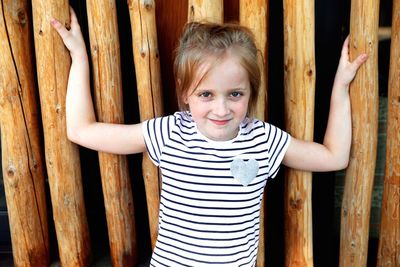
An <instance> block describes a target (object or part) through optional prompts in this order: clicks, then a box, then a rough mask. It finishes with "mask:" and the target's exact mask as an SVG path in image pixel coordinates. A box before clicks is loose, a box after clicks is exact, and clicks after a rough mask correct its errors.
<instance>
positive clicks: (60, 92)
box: [32, 0, 90, 266]
mask: <svg viewBox="0 0 400 267" xmlns="http://www.w3.org/2000/svg"><path fill="white" fill-rule="evenodd" d="M32 11H33V12H32V13H33V25H34V40H35V52H36V67H37V76H38V85H39V95H40V104H41V110H42V122H43V131H44V141H45V156H46V166H47V174H48V179H49V184H50V194H51V200H52V208H53V219H54V223H55V229H56V235H57V241H58V249H59V256H60V260H61V264H62V265H63V266H87V265H88V264H89V261H90V240H89V239H90V238H89V229H88V224H87V219H86V212H85V205H84V199H83V188H82V179H81V167H80V160H79V151H78V147H77V146H76V145H75V144H73V143H71V142H70V141H69V140H68V139H67V134H66V127H65V125H66V124H65V123H66V122H65V95H66V88H67V80H68V75H69V69H70V64H71V63H70V56H69V53H68V51H67V49H66V48H65V46H64V44H63V42H62V40H61V38H60V37H59V35H58V34H57V32H56V31H55V30H54V29H52V27H51V25H50V19H51V17H55V18H57V19H58V20H60V21H61V22H62V23H65V25H67V26H68V25H69V21H70V19H69V4H68V1H65V0H64V1H54V0H44V1H39V0H33V1H32Z"/></svg>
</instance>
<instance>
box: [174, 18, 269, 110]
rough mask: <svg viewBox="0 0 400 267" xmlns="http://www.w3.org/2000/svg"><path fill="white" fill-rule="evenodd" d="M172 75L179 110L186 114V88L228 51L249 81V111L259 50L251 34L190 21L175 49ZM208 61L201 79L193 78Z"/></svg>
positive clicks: (256, 82)
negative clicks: (237, 61)
mask: <svg viewBox="0 0 400 267" xmlns="http://www.w3.org/2000/svg"><path fill="white" fill-rule="evenodd" d="M175 52H176V56H175V62H174V75H175V85H176V94H177V96H178V105H179V108H180V110H182V111H187V110H188V107H187V105H186V104H185V103H184V99H185V98H186V96H188V93H189V92H188V91H189V88H193V86H194V88H196V87H197V85H198V84H193V82H194V81H195V80H196V81H198V83H199V82H200V81H201V80H202V79H203V78H204V77H205V76H206V75H207V72H208V71H209V70H210V69H211V68H212V67H213V66H214V65H215V64H218V62H219V60H221V59H222V58H223V57H224V56H226V55H227V53H228V52H229V53H230V54H233V55H235V56H236V57H238V58H239V61H240V63H241V65H242V67H243V68H244V69H245V70H246V71H247V74H248V77H249V82H250V100H249V112H250V113H251V112H252V111H253V110H254V108H255V105H256V102H257V97H258V90H259V87H260V79H261V74H260V68H259V66H258V63H257V55H258V49H257V47H256V45H255V41H254V36H253V34H252V32H251V31H250V30H249V29H248V28H246V27H243V26H240V25H237V24H215V23H199V22H190V23H188V24H186V26H185V28H184V31H183V35H182V37H181V39H180V41H179V45H178V47H177V49H176V51H175ZM210 59H212V60H213V62H211V64H210V65H209V66H208V69H207V70H206V71H205V72H201V74H202V77H199V79H195V78H196V75H198V74H200V73H199V68H200V66H202V65H203V63H205V62H206V61H207V63H210V62H208V61H209V60H210Z"/></svg>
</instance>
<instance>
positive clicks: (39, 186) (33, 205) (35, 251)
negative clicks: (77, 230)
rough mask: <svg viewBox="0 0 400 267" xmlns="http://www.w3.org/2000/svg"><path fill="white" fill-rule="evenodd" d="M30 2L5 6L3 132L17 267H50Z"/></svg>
mask: <svg viewBox="0 0 400 267" xmlns="http://www.w3.org/2000/svg"><path fill="white" fill-rule="evenodd" d="M29 14H30V10H29V8H28V5H27V1H24V0H22V1H1V10H0V15H1V17H0V51H2V56H1V57H0V58H1V59H0V68H1V70H0V126H1V131H0V132H1V143H2V146H1V147H2V163H3V164H2V165H3V178H4V187H5V192H6V200H7V206H8V209H7V210H8V215H9V223H10V231H11V240H12V247H13V258H14V265H15V266H48V265H49V260H50V255H49V236H48V225H47V210H46V194H45V167H44V157H43V154H42V151H41V148H40V147H41V144H40V131H39V129H40V126H39V115H38V105H37V101H36V98H37V95H36V88H35V78H34V71H33V70H34V67H33V58H32V55H33V51H34V50H33V37H32V32H31V31H30V24H31V20H30V16H29Z"/></svg>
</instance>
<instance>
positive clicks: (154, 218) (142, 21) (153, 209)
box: [128, 0, 163, 248]
mask: <svg viewBox="0 0 400 267" xmlns="http://www.w3.org/2000/svg"><path fill="white" fill-rule="evenodd" d="M128 6H129V14H130V19H131V25H132V38H133V40H132V43H133V56H134V61H135V71H136V84H137V91H138V97H139V109H140V119H141V121H144V120H148V119H151V118H154V117H159V116H161V115H162V114H163V105H162V91H161V90H162V89H161V70H160V58H159V52H158V44H157V27H156V15H155V8H156V7H155V2H154V1H153V0H130V1H128ZM143 179H144V182H145V188H146V199H147V208H148V212H149V227H150V235H151V243H152V247H153V248H154V246H155V242H156V239H157V234H158V212H159V205H160V186H159V184H160V183H159V171H158V168H157V167H156V166H155V165H154V164H153V163H152V162H151V160H150V158H149V156H148V154H147V153H145V154H144V156H143Z"/></svg>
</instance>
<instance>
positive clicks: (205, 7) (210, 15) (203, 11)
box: [188, 0, 224, 23]
mask: <svg viewBox="0 0 400 267" xmlns="http://www.w3.org/2000/svg"><path fill="white" fill-rule="evenodd" d="M188 9H189V10H188V21H203V20H204V21H208V22H216V23H222V22H223V21H224V1H223V0H189V4H188Z"/></svg>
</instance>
